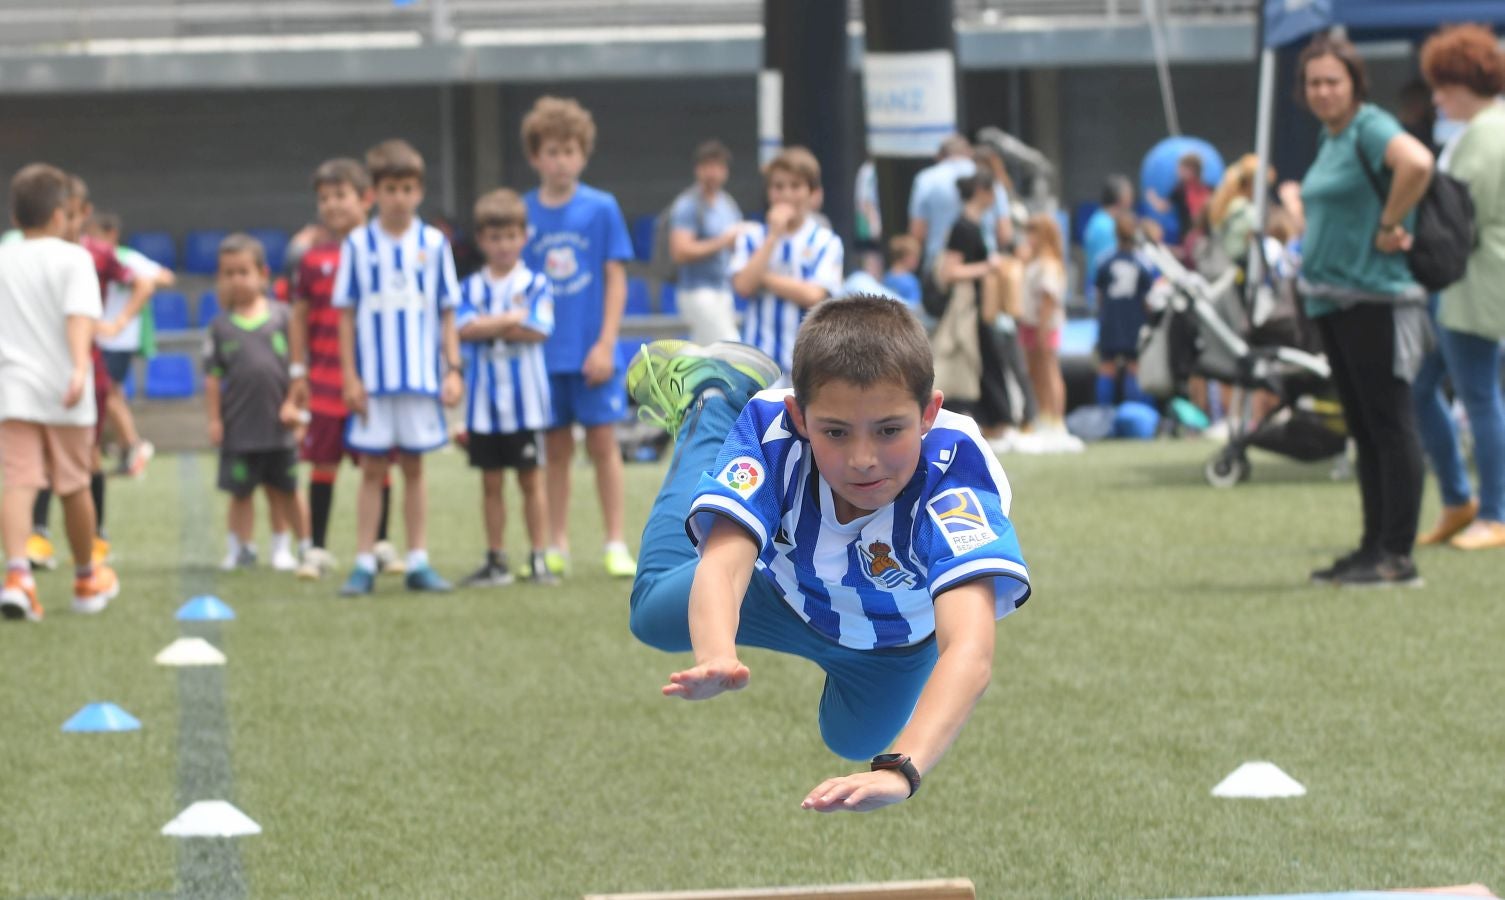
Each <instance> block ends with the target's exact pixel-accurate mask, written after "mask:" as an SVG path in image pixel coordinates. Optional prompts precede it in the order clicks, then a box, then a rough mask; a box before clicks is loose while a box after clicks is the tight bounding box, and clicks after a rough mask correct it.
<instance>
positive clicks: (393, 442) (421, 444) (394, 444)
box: [345, 394, 449, 456]
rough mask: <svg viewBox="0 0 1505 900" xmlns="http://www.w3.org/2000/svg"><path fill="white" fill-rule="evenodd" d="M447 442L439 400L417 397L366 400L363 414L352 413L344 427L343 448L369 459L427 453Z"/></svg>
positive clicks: (370, 398)
mask: <svg viewBox="0 0 1505 900" xmlns="http://www.w3.org/2000/svg"><path fill="white" fill-rule="evenodd" d="M448 440H449V435H448V434H447V433H446V429H445V424H444V408H443V406H441V405H440V403H439V398H438V397H424V396H421V395H417V394H397V395H392V396H386V397H369V398H367V400H366V414H365V415H364V416H359V415H356V414H355V413H351V414H350V420H349V422H348V423H347V424H346V426H345V446H347V447H349V448H350V449H351V450H354V451H355V452H357V453H364V454H367V455H370V456H377V455H381V454H384V453H388V452H390V451H392V450H400V451H402V452H403V453H427V452H428V451H430V450H437V449H439V448H440V447H443V446H444V445H445V443H447V442H448Z"/></svg>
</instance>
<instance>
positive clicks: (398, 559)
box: [371, 541, 408, 575]
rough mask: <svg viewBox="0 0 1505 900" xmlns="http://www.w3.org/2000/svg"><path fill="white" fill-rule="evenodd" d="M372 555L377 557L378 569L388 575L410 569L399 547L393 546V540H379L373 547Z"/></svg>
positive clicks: (399, 573) (398, 573)
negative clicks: (398, 549)
mask: <svg viewBox="0 0 1505 900" xmlns="http://www.w3.org/2000/svg"><path fill="white" fill-rule="evenodd" d="M371 555H373V556H375V557H376V571H377V572H380V573H382V574H388V575H401V574H402V573H404V572H406V571H407V570H408V564H407V561H406V560H404V559H403V558H402V554H401V553H398V552H397V548H396V547H394V546H392V542H391V541H378V542H377V543H376V546H375V547H372V548H371Z"/></svg>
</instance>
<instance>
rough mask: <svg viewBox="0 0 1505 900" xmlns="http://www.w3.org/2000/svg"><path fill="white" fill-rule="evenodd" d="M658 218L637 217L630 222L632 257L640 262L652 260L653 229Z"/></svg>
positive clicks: (649, 216)
mask: <svg viewBox="0 0 1505 900" xmlns="http://www.w3.org/2000/svg"><path fill="white" fill-rule="evenodd" d="M657 221H658V216H655V215H646V216H638V217H637V218H636V219H633V220H632V255H633V256H635V257H637V258H638V259H639V260H641V261H642V262H648V261H649V260H651V259H653V228H654V223H656V222H657Z"/></svg>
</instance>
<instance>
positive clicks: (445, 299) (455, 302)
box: [341, 239, 460, 310]
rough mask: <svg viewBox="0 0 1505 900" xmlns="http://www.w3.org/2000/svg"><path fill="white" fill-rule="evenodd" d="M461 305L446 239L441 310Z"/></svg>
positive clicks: (442, 251) (442, 247) (442, 246)
mask: <svg viewBox="0 0 1505 900" xmlns="http://www.w3.org/2000/svg"><path fill="white" fill-rule="evenodd" d="M343 256H344V254H341V257H342V258H343ZM459 305H460V280H459V279H458V278H456V277H455V253H454V249H453V248H452V247H450V244H449V240H448V239H445V241H444V242H443V243H441V244H440V245H439V308H440V309H441V310H444V309H454V308H456V307H457V306H459Z"/></svg>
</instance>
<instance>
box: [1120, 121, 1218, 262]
mask: <svg viewBox="0 0 1505 900" xmlns="http://www.w3.org/2000/svg"><path fill="white" fill-rule="evenodd" d="M1188 153H1195V154H1197V155H1198V156H1200V157H1202V181H1203V182H1204V183H1205V184H1206V185H1207V186H1208V187H1211V188H1215V187H1217V186H1218V182H1219V181H1222V180H1223V156H1222V154H1220V153H1218V151H1217V148H1216V147H1214V146H1212V145H1211V144H1209V143H1207V142H1206V141H1204V140H1202V139H1201V138H1195V137H1185V136H1183V137H1168V138H1166V139H1165V140H1163V141H1161V142H1160V143H1158V144H1156V145H1155V146H1153V147H1151V148H1150V152H1149V153H1146V154H1145V155H1144V162H1143V163H1141V164H1140V166H1139V191H1140V194H1141V195H1143V194H1144V193H1145V192H1147V191H1150V190H1153V191H1154V192H1155V193H1157V194H1159V195H1160V196H1161V197H1164V198H1167V199H1168V198H1169V197H1170V195H1171V191H1173V190H1175V189H1176V164H1177V163H1179V162H1180V161H1181V157H1183V156H1185V155H1186V154H1188ZM1140 209H1141V212H1144V213H1145V214H1147V215H1149V216H1150V217H1151V218H1153V219H1155V221H1157V222H1159V223H1160V225H1161V227H1162V228H1164V229H1165V238H1166V240H1167V241H1171V242H1175V241H1179V240H1180V239H1181V235H1180V233H1179V232H1180V228H1179V227H1178V225H1177V223H1176V217H1175V215H1173V214H1172V213H1170V212H1166V213H1158V212H1154V211H1153V210H1150V208H1149V205H1148V204H1141V207H1140Z"/></svg>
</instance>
